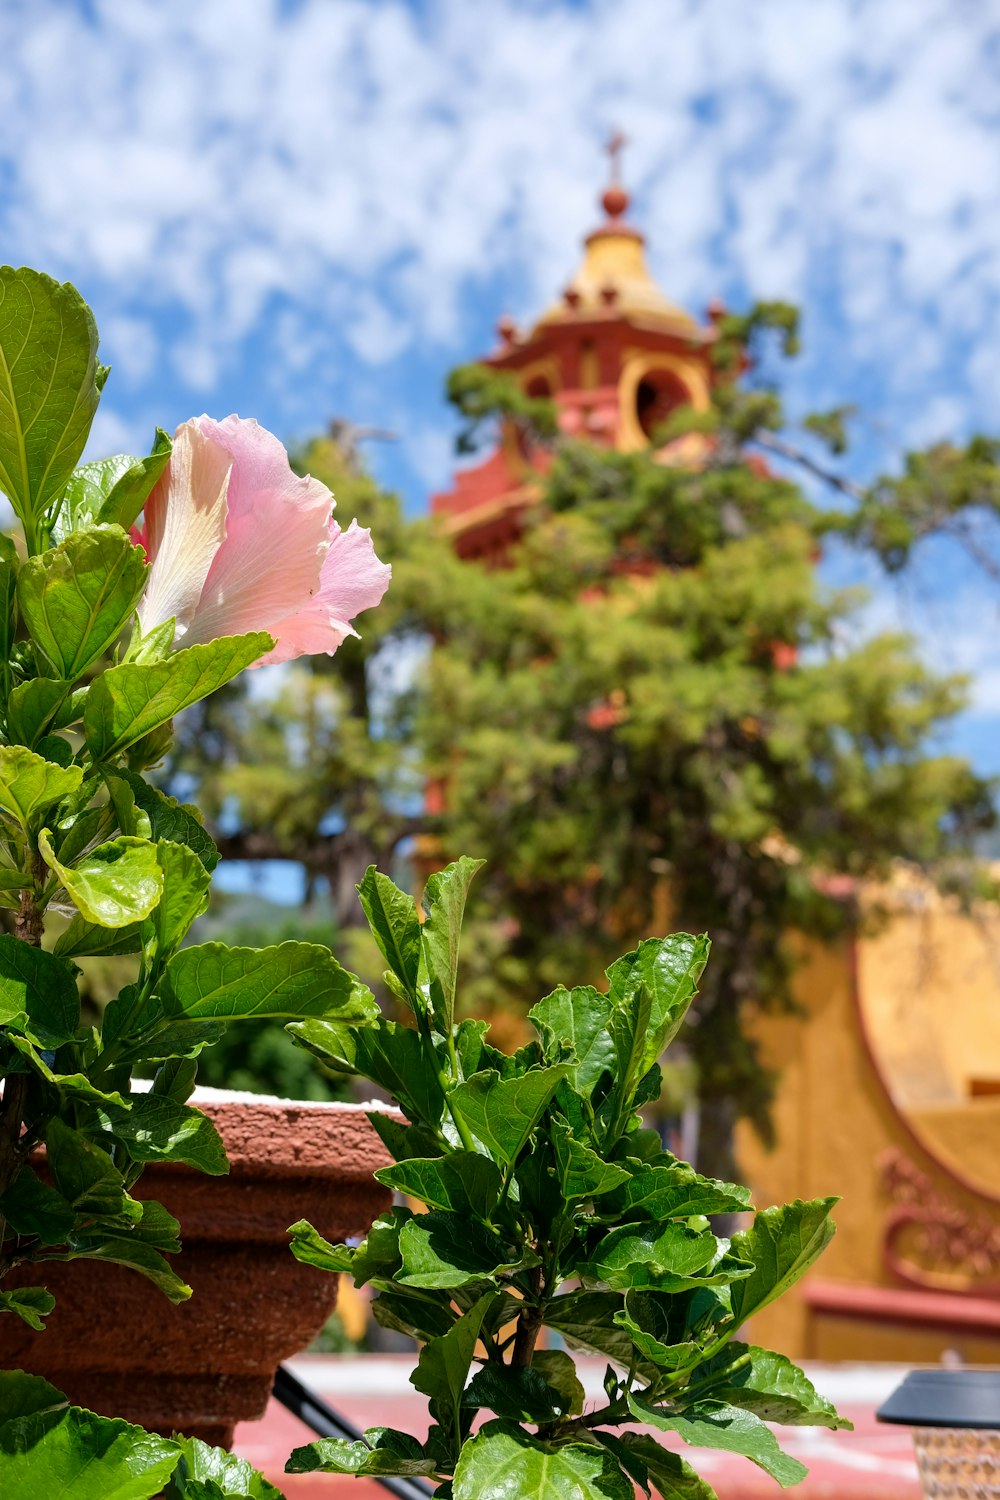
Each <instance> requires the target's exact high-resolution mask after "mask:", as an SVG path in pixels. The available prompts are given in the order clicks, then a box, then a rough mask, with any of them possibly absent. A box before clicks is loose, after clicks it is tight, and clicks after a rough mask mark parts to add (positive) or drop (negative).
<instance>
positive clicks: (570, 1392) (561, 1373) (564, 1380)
mask: <svg viewBox="0 0 1000 1500" xmlns="http://www.w3.org/2000/svg"><path fill="white" fill-rule="evenodd" d="M531 1367H532V1369H535V1370H537V1371H538V1372H539V1374H540V1375H542V1376H544V1378H545V1380H546V1381H547V1383H548V1385H549V1386H550V1387H551V1388H552V1390H554V1391H556V1392H557V1393H558V1395H559V1397H560V1410H561V1411H562V1412H564V1413H565V1414H566V1415H568V1416H575V1415H576V1414H577V1413H578V1412H581V1411H583V1405H584V1401H585V1400H586V1392H585V1390H584V1388H583V1386H582V1384H581V1382H580V1377H579V1376H578V1375H577V1373H576V1365H575V1363H574V1362H573V1359H572V1357H571V1356H570V1355H569V1354H567V1353H566V1351H565V1349H536V1350H535V1353H534V1355H533V1356H532V1360H531Z"/></svg>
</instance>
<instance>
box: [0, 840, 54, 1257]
mask: <svg viewBox="0 0 1000 1500" xmlns="http://www.w3.org/2000/svg"><path fill="white" fill-rule="evenodd" d="M40 864H41V859H40V857H39V855H38V854H37V852H36V853H35V855H34V856H33V859H32V870H31V874H32V875H33V876H34V877H35V878H37V876H38V874H39V870H38V866H39V865H40ZM35 896H36V889H35V886H34V885H30V886H25V888H24V889H23V890H22V892H21V904H20V906H19V907H18V911H17V915H16V917H15V918H14V936H15V937H17V938H20V940H21V941H22V942H24V943H30V944H31V946H32V947H33V948H40V947H41V946H42V925H43V920H44V919H43V915H42V911H41V908H40V907H39V905H38V903H37V901H36V899H35ZM29 1085H30V1079H29V1077H28V1075H27V1073H8V1074H7V1077H6V1078H5V1079H4V1085H3V1098H2V1099H0V1194H3V1193H5V1192H6V1191H7V1189H8V1188H9V1187H10V1185H11V1183H12V1182H13V1181H14V1178H15V1177H16V1176H17V1174H18V1172H19V1171H20V1170H21V1155H22V1153H21V1150H20V1143H21V1128H22V1126H23V1124H24V1111H25V1108H26V1106H27V1103H28V1089H29ZM8 1269H9V1266H8Z"/></svg>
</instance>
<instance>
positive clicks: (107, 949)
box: [52, 912, 142, 958]
mask: <svg viewBox="0 0 1000 1500" xmlns="http://www.w3.org/2000/svg"><path fill="white" fill-rule="evenodd" d="M141 949H142V924H141V923H140V922H129V923H128V925H127V926H125V927H99V926H98V925H97V923H96V922H88V921H87V919H86V917H84V916H81V914H80V913H79V912H77V913H76V914H75V915H74V917H73V920H72V921H71V922H70V924H69V926H68V927H67V928H66V930H65V932H61V933H60V934H59V936H58V937H57V938H56V940H55V942H54V943H53V945H52V951H53V953H55V954H56V955H57V956H58V957H59V958H85V957H103V958H117V957H120V956H121V955H123V954H127V953H138V952H140V950H141Z"/></svg>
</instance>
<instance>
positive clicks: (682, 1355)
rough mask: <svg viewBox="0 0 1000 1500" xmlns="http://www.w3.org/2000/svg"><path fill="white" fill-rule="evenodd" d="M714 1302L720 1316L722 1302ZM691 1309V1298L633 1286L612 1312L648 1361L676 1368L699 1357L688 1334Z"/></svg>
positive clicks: (694, 1344)
mask: <svg viewBox="0 0 1000 1500" xmlns="http://www.w3.org/2000/svg"><path fill="white" fill-rule="evenodd" d="M701 1295H702V1296H704V1297H707V1296H709V1295H710V1294H709V1293H702V1294H701ZM711 1305H712V1304H709V1306H711ZM714 1305H715V1306H717V1307H718V1309H719V1315H720V1317H721V1316H722V1315H723V1314H724V1312H725V1307H724V1304H722V1303H721V1302H719V1303H716V1304H714ZM691 1308H692V1300H691V1298H690V1297H685V1296H679V1295H676V1294H674V1295H669V1294H668V1295H662V1294H660V1293H657V1292H645V1291H637V1290H635V1289H633V1290H630V1291H628V1292H627V1293H626V1295H625V1306H624V1308H622V1310H621V1311H620V1312H617V1313H616V1314H615V1322H616V1323H618V1324H619V1325H620V1326H621V1327H622V1328H624V1329H625V1330H626V1331H627V1332H628V1334H629V1335H630V1337H631V1339H632V1342H633V1343H634V1344H635V1346H636V1348H637V1349H638V1350H639V1351H640V1352H641V1353H642V1354H643V1355H644V1356H645V1358H646V1359H648V1360H649V1362H650V1363H651V1364H654V1365H656V1366H657V1368H658V1369H661V1370H678V1369H680V1368H681V1366H682V1365H688V1364H692V1363H694V1361H695V1360H696V1359H697V1357H698V1352H699V1345H698V1343H697V1342H695V1341H694V1340H693V1339H692V1337H691V1320H690V1319H689V1311H690V1310H691Z"/></svg>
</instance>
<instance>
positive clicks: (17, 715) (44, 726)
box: [7, 677, 87, 758]
mask: <svg viewBox="0 0 1000 1500" xmlns="http://www.w3.org/2000/svg"><path fill="white" fill-rule="evenodd" d="M86 699H87V689H86V688H85V687H84V688H76V689H74V688H73V685H72V683H70V682H60V681H58V680H57V679H56V678H55V677H32V678H30V679H29V681H28V682H21V683H18V685H17V687H16V688H15V689H14V691H13V692H12V693H11V695H10V699H9V701H8V704H7V728H8V730H9V735H10V738H11V740H13V741H15V742H17V743H19V744H22V745H28V746H30V747H31V748H32V749H33V750H36V751H37V753H38V754H39V755H44V753H45V751H44V748H43V747H42V745H41V741H42V740H43V739H46V740H50V739H51V737H52V735H53V733H54V731H55V730H57V729H64V728H65V727H66V725H67V724H72V723H74V722H75V720H77V719H79V718H80V716H81V714H82V713H83V705H84V703H85V702H86ZM62 744H63V745H64V746H65V749H67V750H68V749H69V746H68V745H67V744H66V742H65V741H62ZM59 753H60V754H62V753H63V752H62V751H60V752H59ZM71 758H72V757H71Z"/></svg>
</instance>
